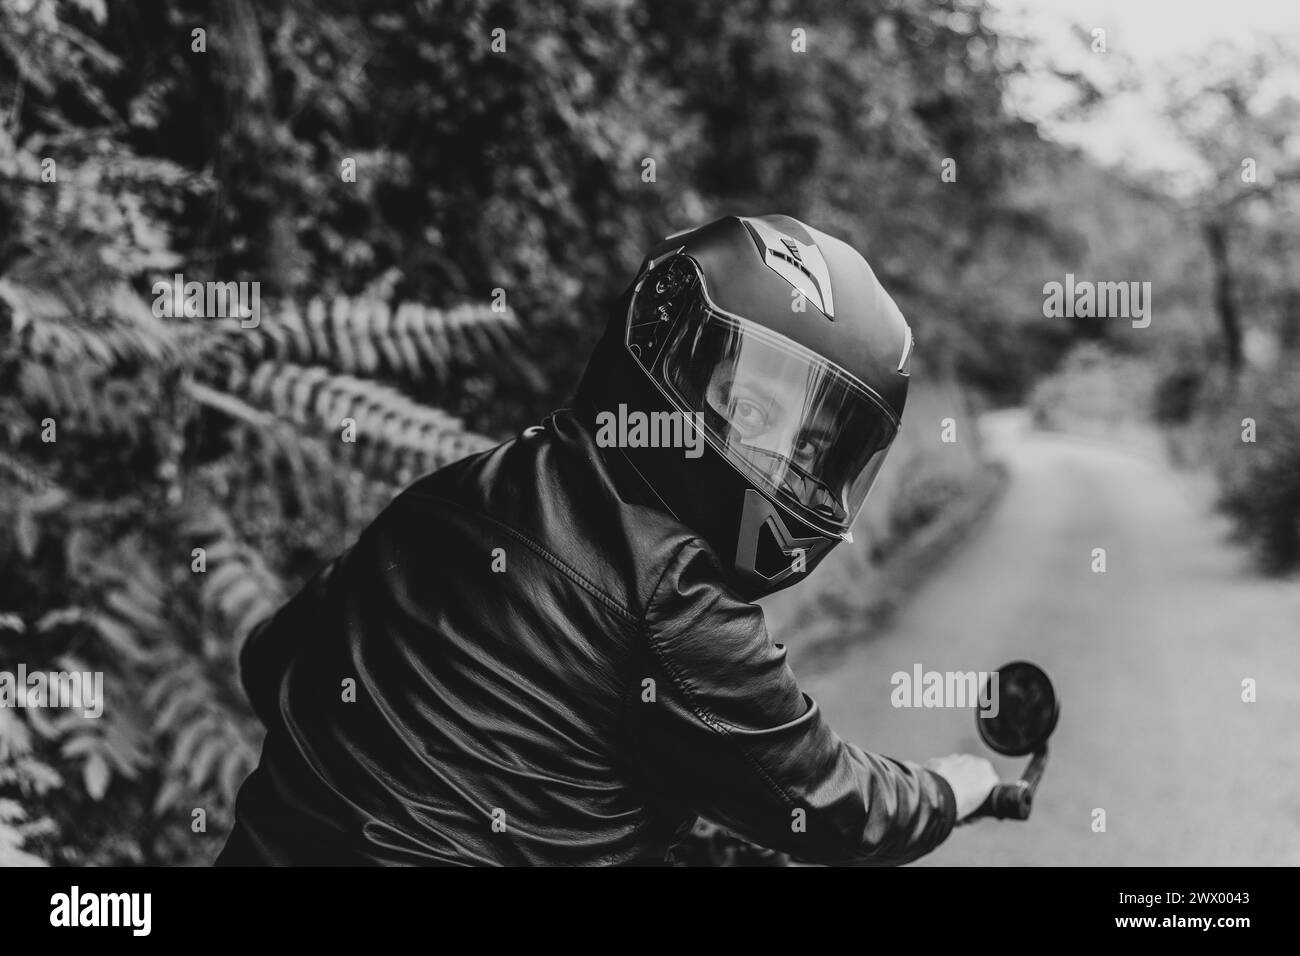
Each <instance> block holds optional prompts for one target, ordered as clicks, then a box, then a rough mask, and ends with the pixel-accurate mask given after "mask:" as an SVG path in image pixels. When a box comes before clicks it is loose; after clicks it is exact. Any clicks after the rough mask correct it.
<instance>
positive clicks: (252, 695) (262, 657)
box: [239, 549, 351, 724]
mask: <svg viewBox="0 0 1300 956" xmlns="http://www.w3.org/2000/svg"><path fill="white" fill-rule="evenodd" d="M350 551H351V549H349V550H348V551H344V552H343V553H342V554H340V555H339V556H338V557H336V558H334V560H332V561H330V562H329V563H328V564H326V565H325V566H324V567H323V568H321V569H320V570H319V571H318V572H316V574H315V575H314V576H313V577H312V578H311V580H309V581H308V582H307V583H306V584H304V585H303V587H302V589H301V590H300V591H298V593H297V594H295V595H294V596H293V597H292V598H290V599H289V600H288V601H286V602H285V603H284V604H282V605H281V606H280V608H279V609H278V610H276V611H275V612H274V613H273V614H271V615H270V616H269V617H266V618H264V619H262V620H261V621H260V622H258V623H257V624H255V625H253V627H252V628H250V629H249V632H248V636H247V637H246V638H244V643H243V646H241V647H240V649H239V676H240V680H241V682H242V683H243V685H244V692H245V693H246V694H247V695H248V701H249V703H250V704H251V705H252V707H253V712H254V713H255V714H257V716H258V717H259V718H260V719H261V721H262V723H263V724H267V723H268V721H270V720H271V719H272V714H273V713H274V712H275V707H276V695H277V694H278V693H279V688H280V679H281V678H282V677H283V676H284V672H285V670H286V669H287V668H288V666H289V663H290V662H291V661H292V660H293V658H294V655H295V654H297V653H298V651H299V649H300V648H301V646H302V644H303V643H304V642H305V641H307V640H309V639H310V637H311V635H312V633H314V632H317V631H319V630H320V623H319V622H320V620H321V614H322V608H323V605H324V602H325V601H326V599H327V597H328V594H329V585H330V581H331V579H332V578H333V576H334V575H335V573H336V572H337V570H338V568H339V566H340V565H341V564H342V562H343V560H344V559H345V558H346V557H347V556H348V554H349V553H350Z"/></svg>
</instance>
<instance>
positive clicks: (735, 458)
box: [628, 256, 898, 534]
mask: <svg viewBox="0 0 1300 956" xmlns="http://www.w3.org/2000/svg"><path fill="white" fill-rule="evenodd" d="M683 260H684V262H683ZM693 266H694V264H693V262H692V261H691V260H689V259H686V257H684V256H683V257H678V259H677V260H676V261H675V262H674V263H673V264H672V265H671V266H670V267H669V268H668V269H667V270H665V271H664V272H660V270H656V272H652V273H651V275H650V276H649V277H648V278H647V280H646V283H644V284H643V286H642V288H641V289H640V290H638V295H637V298H636V299H635V300H634V303H633V309H632V315H631V316H630V320H631V321H630V322H629V332H628V345H629V347H630V348H632V351H633V353H634V354H637V355H638V357H639V358H640V359H641V360H642V362H643V364H645V365H646V367H647V369H649V370H650V371H651V373H652V374H653V375H654V376H655V377H656V378H657V379H658V380H659V381H660V383H661V384H662V385H663V386H664V387H665V388H666V389H667V390H668V392H669V393H670V395H672V396H673V397H674V399H675V400H676V402H677V404H678V408H679V410H681V411H685V412H688V413H696V412H698V413H700V420H701V421H702V422H703V424H704V427H705V435H706V438H707V439H708V441H709V442H710V443H712V444H713V446H714V447H715V448H716V449H718V450H719V451H720V452H722V453H723V454H724V455H726V457H727V458H728V459H729V460H730V461H731V462H732V463H733V464H735V465H736V466H737V467H738V468H739V469H741V470H742V471H744V472H745V473H746V474H747V475H748V476H749V477H750V478H751V480H752V481H753V482H754V484H755V486H756V487H758V488H760V489H761V490H763V491H765V492H767V493H768V494H770V495H771V496H772V497H774V498H775V499H776V500H778V501H779V502H780V503H781V504H783V505H784V506H786V507H787V508H789V509H790V510H791V511H793V512H794V513H795V514H796V515H797V516H798V517H799V518H801V519H802V520H804V521H806V522H808V523H809V524H811V525H812V526H814V527H816V528H818V529H820V530H822V531H825V532H827V533H832V534H842V533H843V532H845V531H847V530H848V528H849V525H850V524H852V522H853V519H854V518H855V517H856V516H857V514H858V511H859V510H860V509H861V508H862V504H863V501H864V500H865V499H866V497H867V492H868V491H870V489H871V485H872V483H873V482H874V481H875V478H876V475H877V474H878V473H879V471H880V467H881V465H882V464H883V463H884V458H885V453H886V452H887V451H888V449H889V446H890V444H891V442H892V441H893V439H894V435H895V433H896V432H897V430H898V423H897V421H896V420H895V418H894V416H893V414H892V413H891V412H890V411H889V410H888V409H887V408H886V407H885V405H884V403H883V402H882V401H881V400H880V399H879V398H877V397H876V396H875V395H874V394H872V393H871V392H870V391H868V390H867V388H866V387H865V386H864V385H863V384H862V383H860V382H859V381H858V380H857V379H855V378H853V377H851V376H850V375H848V374H847V373H846V372H844V371H843V370H842V369H840V368H839V367H837V366H836V365H834V364H832V363H831V362H829V361H827V360H826V359H824V358H822V357H821V356H819V355H817V354H816V353H814V352H811V351H810V350H808V349H806V348H804V347H802V346H800V345H797V344H796V343H794V342H792V341H790V340H789V339H787V338H785V337H784V336H782V335H778V334H777V333H775V332H772V331H770V330H768V329H766V328H764V327H762V326H760V325H757V324H755V323H753V322H750V321H748V320H746V319H742V318H738V317H736V316H730V315H726V314H723V313H721V312H719V311H717V310H716V309H714V308H713V307H712V306H711V305H710V304H709V303H708V300H707V298H706V296H705V295H704V294H703V287H702V284H701V283H700V281H699V276H698V272H697V271H696V270H695V269H694V268H693ZM656 273H659V274H658V275H656ZM665 276H666V279H665Z"/></svg>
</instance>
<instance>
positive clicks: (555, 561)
mask: <svg viewBox="0 0 1300 956" xmlns="http://www.w3.org/2000/svg"><path fill="white" fill-rule="evenodd" d="M405 497H408V498H420V499H422V500H424V501H436V502H438V503H439V504H442V505H445V506H447V507H449V508H451V509H453V510H455V511H460V512H462V513H464V512H465V511H467V510H469V509H466V508H465V506H464V505H462V504H458V503H456V502H454V501H450V500H448V499H446V498H443V497H441V496H440V495H426V494H422V493H419V492H407V493H406V495H405ZM473 514H474V515H476V516H477V517H480V518H482V519H483V520H484V521H487V522H490V523H491V524H494V525H496V526H497V527H498V528H500V529H501V530H502V531H504V532H505V533H506V534H508V535H510V536H511V537H512V538H516V539H518V540H519V541H522V542H523V543H524V544H525V545H526V546H527V547H528V548H530V549H531V550H532V551H535V552H536V553H537V554H538V556H539V557H542V558H544V559H545V560H546V561H547V562H548V563H549V564H550V565H551V566H552V567H554V568H555V569H556V570H557V571H559V572H561V573H562V574H564V575H565V576H566V577H568V578H570V579H572V580H573V582H574V583H575V584H578V585H579V586H580V587H582V588H583V589H584V590H586V591H588V592H590V594H591V596H592V597H594V598H596V599H597V600H598V601H600V602H601V603H602V604H604V605H606V606H607V607H608V608H609V609H610V610H611V611H615V612H616V613H618V614H620V615H621V616H622V617H623V618H624V619H625V620H626V621H627V622H628V623H630V624H635V623H637V620H636V615H634V614H633V613H632V611H631V610H630V609H629V608H626V607H624V606H623V604H622V603H620V602H619V601H617V600H615V599H614V598H612V597H610V596H609V595H608V594H606V593H605V592H604V591H602V590H601V589H600V588H599V587H597V586H596V584H595V582H593V581H590V580H588V579H587V578H586V576H584V575H583V574H582V572H580V571H578V570H577V569H576V568H573V567H570V566H569V565H568V564H566V563H565V562H564V561H563V560H562V559H561V558H559V557H557V556H556V555H554V554H552V553H551V552H550V551H549V550H548V549H546V548H544V547H543V546H542V545H540V544H538V543H537V542H536V541H534V540H533V539H532V538H530V537H528V536H527V535H526V534H523V533H522V532H520V531H517V530H516V529H514V528H512V527H510V525H508V524H506V523H505V522H504V521H501V520H500V519H498V518H494V517H493V516H492V515H490V514H488V513H487V512H486V511H481V510H478V509H474V511H473Z"/></svg>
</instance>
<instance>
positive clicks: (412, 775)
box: [218, 216, 996, 865]
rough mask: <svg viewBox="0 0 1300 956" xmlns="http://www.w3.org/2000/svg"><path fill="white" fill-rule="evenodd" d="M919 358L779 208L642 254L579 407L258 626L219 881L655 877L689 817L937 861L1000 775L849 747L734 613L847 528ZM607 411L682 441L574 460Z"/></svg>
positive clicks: (882, 299) (415, 504) (636, 439)
mask: <svg viewBox="0 0 1300 956" xmlns="http://www.w3.org/2000/svg"><path fill="white" fill-rule="evenodd" d="M558 345H559V343H557V346H558ZM911 345H912V338H911V333H910V331H909V329H908V327H907V324H906V323H905V322H904V320H903V317H902V315H901V314H900V313H899V311H898V308H897V307H896V306H895V304H894V303H893V301H892V300H891V299H890V298H889V296H888V295H887V294H886V292H885V291H884V289H883V288H881V286H880V284H879V282H878V281H877V280H876V277H875V275H874V274H873V273H872V271H871V269H870V268H869V267H868V266H867V263H866V262H865V261H864V260H863V259H862V257H861V256H859V255H858V254H857V253H856V252H854V251H853V250H852V249H851V248H849V247H848V246H847V245H846V244H844V243H843V242H841V241H839V240H837V239H834V238H832V237H830V236H827V235H825V234H823V233H820V232H817V231H816V230H813V229H811V228H809V227H807V226H805V225H803V224H802V223H800V222H798V221H796V220H794V219H790V218H788V217H784V216H765V217H753V218H737V217H729V218H725V219H720V220H718V221H716V222H713V223H710V224H708V225H705V226H702V227H700V228H697V229H695V230H692V231H688V232H684V233H679V234H677V235H675V236H671V237H669V238H668V239H666V240H664V241H663V242H661V243H660V244H659V245H657V246H656V247H655V248H654V249H652V250H651V252H650V254H649V256H648V257H647V259H646V261H645V263H644V264H643V266H642V269H641V270H640V273H639V274H638V276H637V278H636V280H635V281H634V283H633V284H632V286H631V287H630V288H629V290H628V292H627V294H626V295H625V297H624V300H623V302H622V304H621V307H620V309H619V310H618V312H617V313H616V314H615V315H614V316H613V317H612V319H611V321H610V323H609V327H608V329H607V332H606V334H605V336H604V338H603V339H602V341H601V342H600V344H599V345H598V346H597V348H596V350H595V352H594V354H593V356H592V358H591V360H590V363H589V365H588V368H587V371H586V373H585V375H584V377H583V379H582V382H581V383H580V385H579V387H578V391H577V394H576V396H575V399H574V402H573V407H572V408H566V409H562V410H560V411H558V412H556V413H554V414H553V415H552V416H550V417H549V418H548V419H547V420H546V422H545V423H544V424H543V425H541V426H537V427H533V428H529V429H527V430H526V431H525V432H524V433H523V434H522V435H521V436H520V437H518V438H516V439H514V440H512V441H509V442H506V443H505V444H503V445H500V446H498V447H497V448H495V449H492V450H490V451H488V452H485V453H483V454H480V455H476V456H474V457H471V458H468V459H465V460H463V461H460V462H457V463H455V464H453V465H451V466H449V467H446V468H443V469H442V470H440V471H438V472H435V473H433V474H431V475H427V476H425V477H423V478H421V479H420V480H418V481H417V482H415V484H413V485H412V486H411V487H410V488H408V489H407V490H406V491H405V492H404V493H403V494H401V495H400V496H399V497H398V498H397V499H396V500H395V501H394V502H393V504H392V505H390V506H389V507H388V508H387V509H386V510H385V511H384V512H383V513H382V514H381V515H380V516H379V517H378V518H377V519H376V520H375V522H374V523H373V524H372V525H371V526H370V527H369V528H367V529H366V530H365V532H363V533H362V535H361V536H360V538H359V539H358V541H357V542H356V543H355V544H354V545H353V547H352V548H350V549H349V550H348V551H347V552H346V553H345V554H343V555H342V556H340V557H339V558H337V559H336V560H335V561H334V562H332V563H331V564H330V565H329V566H328V567H327V568H326V569H325V570H323V571H322V572H321V573H320V574H319V575H318V576H317V577H316V578H315V579H314V580H313V581H312V582H310V583H309V584H308V585H307V586H306V587H305V588H304V589H303V590H302V591H301V592H300V593H299V594H298V595H296V596H295V597H294V598H293V599H292V600H291V601H289V602H288V603H287V604H286V605H285V606H284V607H283V608H282V609H281V610H280V611H279V612H278V613H277V614H276V615H274V616H273V617H272V618H271V619H270V621H269V622H267V623H266V624H265V625H263V626H262V627H260V628H258V629H257V631H256V632H255V633H254V634H253V635H252V636H251V638H250V639H249V641H248V643H247V644H246V645H245V648H244V650H243V652H242V654H241V668H242V672H243V676H244V683H245V686H246V688H247V690H248V694H249V698H250V700H251V701H252V704H253V707H254V708H255V710H256V712H257V714H258V715H259V717H260V718H261V719H262V720H263V721H264V722H265V724H266V726H267V736H266V742H265V744H264V747H263V752H262V758H261V761H260V764H259V766H258V767H257V769H256V770H255V771H254V773H253V774H252V775H251V776H250V777H249V779H248V780H247V781H246V782H245V783H244V786H243V788H242V789H241V791H240V794H239V800H238V803H237V807H236V818H237V819H236V825H235V829H234V832H233V833H232V835H231V837H230V840H229V842H228V843H227V845H226V848H225V850H224V851H223V853H222V855H221V857H220V859H219V861H218V862H219V863H222V864H239V863H272V864H450V865H458V864H459V865H477V864H505V865H509V864H562V865H591V864H621V863H662V862H664V861H665V860H666V859H669V858H670V857H671V848H672V846H673V844H674V842H675V840H676V839H677V838H678V837H679V836H681V835H682V834H683V833H685V832H686V831H687V830H688V829H689V828H690V826H691V824H692V823H693V822H694V820H695V819H696V817H697V815H699V816H703V817H706V818H707V819H710V820H713V821H714V822H716V823H719V824H721V825H723V826H725V827H727V828H729V829H731V830H732V831H734V832H736V833H738V834H740V835H741V836H743V837H745V838H747V839H748V840H750V841H752V842H754V843H757V844H759V845H762V846H765V847H769V848H771V849H774V850H778V851H781V852H785V853H788V854H790V855H792V856H794V857H796V858H798V859H801V860H806V861H811V862H822V863H830V864H852V863H860V864H877V865H879V864H898V863H906V862H908V861H910V860H914V859H916V858H917V857H919V856H921V855H922V854H925V853H927V852H929V851H930V850H932V849H933V848H934V847H935V846H937V845H938V844H939V843H940V842H942V841H943V840H944V839H945V838H946V837H947V836H948V834H949V832H950V831H951V829H952V827H953V825H954V823H955V822H957V821H958V820H960V819H962V818H964V817H965V816H967V815H968V814H969V813H970V812H971V811H972V810H974V809H975V808H976V807H977V806H978V805H979V804H980V803H981V801H983V800H984V798H985V797H986V796H987V795H988V793H989V790H990V789H991V788H992V786H993V784H994V783H995V782H996V778H995V775H994V772H993V768H992V766H991V765H990V764H989V763H988V761H986V760H983V759H980V758H976V757H970V756H954V757H946V758H941V759H938V760H935V761H931V762H930V764H928V765H927V766H925V767H923V766H920V765H918V764H914V763H909V762H906V761H901V760H895V759H892V758H889V757H884V756H879V755H875V754H871V753H868V752H865V751H864V750H862V749H860V748H858V747H856V746H854V745H853V744H850V743H847V742H845V741H843V740H841V739H840V738H839V737H837V736H836V735H835V733H834V732H833V731H832V730H831V728H830V727H829V726H828V725H827V723H826V721H825V720H824V718H823V716H822V714H821V712H820V710H819V709H818V707H817V704H816V703H815V702H814V701H813V700H811V699H810V698H808V697H807V696H806V695H804V694H803V693H802V692H801V691H800V689H799V686H798V684H797V683H796V681H795V678H794V675H793V673H792V672H791V670H790V668H789V666H788V665H787V663H786V657H785V650H784V648H783V647H782V646H781V645H779V644H775V643H773V642H772V640H771V639H770V638H769V636H768V634H767V632H766V629H765V627H764V622H763V614H762V611H761V610H760V608H759V607H758V606H757V605H756V604H754V603H752V602H753V599H755V598H757V597H760V596H762V595H764V594H769V593H772V592H774V591H776V590H779V589H780V588H783V587H786V586H789V585H791V584H793V583H795V582H797V581H798V580H801V579H802V578H803V577H805V576H806V575H807V574H808V573H810V572H811V571H812V570H813V568H814V567H816V565H817V564H818V563H819V562H820V561H821V560H822V559H823V558H824V557H825V556H826V554H827V553H828V552H829V551H830V549H831V548H832V547H834V546H835V545H837V544H839V543H840V542H841V541H847V540H851V534H850V526H851V524H852V522H853V519H854V517H855V516H856V515H857V513H858V511H859V509H860V508H861V506H862V503H863V501H864V500H865V498H866V496H867V492H868V491H869V490H870V487H871V484H872V481H873V479H874V478H875V476H876V474H877V472H878V471H879V469H880V465H881V463H882V461H883V460H884V457H885V454H886V452H887V451H888V449H889V447H890V444H891V443H892V441H893V439H894V435H895V433H896V432H897V429H898V425H899V419H900V415H901V413H902V410H903V403H904V399H905V397H906V393H907V381H908V379H907V375H908V362H909V356H910V352H911ZM620 406H623V410H624V411H627V410H631V411H634V412H641V413H642V414H643V415H645V416H647V417H649V416H653V415H655V414H658V415H659V416H660V419H659V420H661V421H662V420H663V418H662V416H664V415H665V414H666V415H675V416H685V419H684V420H685V421H686V422H687V423H688V424H689V427H690V428H691V429H699V430H702V432H703V437H704V439H705V441H704V442H703V443H702V445H703V451H702V453H699V447H700V444H701V443H699V442H698V441H696V442H694V443H693V448H694V450H693V451H690V450H689V449H687V448H672V447H663V444H662V443H661V442H650V441H648V440H646V436H645V435H639V436H638V435H635V434H633V433H632V431H629V432H628V433H627V434H626V435H625V436H624V440H623V441H622V442H621V444H620V443H619V442H617V441H614V442H611V441H597V440H596V439H597V434H598V432H599V429H598V427H597V419H598V418H601V416H602V413H606V414H608V413H616V412H618V410H619V409H620ZM692 437H698V436H697V435H694V434H693V436H692ZM688 451H690V453H688Z"/></svg>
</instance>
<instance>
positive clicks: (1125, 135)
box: [991, 0, 1300, 173]
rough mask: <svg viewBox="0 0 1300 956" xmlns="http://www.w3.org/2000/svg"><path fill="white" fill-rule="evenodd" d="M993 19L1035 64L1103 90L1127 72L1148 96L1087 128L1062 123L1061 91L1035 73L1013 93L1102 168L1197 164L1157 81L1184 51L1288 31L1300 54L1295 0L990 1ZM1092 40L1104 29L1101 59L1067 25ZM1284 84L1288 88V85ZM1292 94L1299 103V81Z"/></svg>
mask: <svg viewBox="0 0 1300 956" xmlns="http://www.w3.org/2000/svg"><path fill="white" fill-rule="evenodd" d="M991 2H992V4H993V6H994V8H995V10H996V16H995V17H994V18H992V19H991V23H992V24H993V25H994V26H995V28H996V29H998V30H999V32H1009V33H1013V34H1017V35H1020V36H1023V37H1025V38H1027V39H1029V40H1031V41H1033V45H1032V54H1033V59H1034V60H1036V61H1038V62H1039V63H1042V62H1045V61H1047V60H1049V59H1050V60H1051V61H1053V62H1056V63H1057V64H1059V65H1061V66H1064V67H1067V68H1071V69H1078V70H1080V71H1082V72H1084V73H1085V75H1086V76H1088V77H1089V78H1091V79H1092V80H1093V81H1094V82H1095V83H1097V84H1098V85H1099V86H1102V87H1103V88H1107V87H1110V86H1111V85H1113V84H1114V83H1116V82H1118V81H1119V79H1120V78H1121V76H1123V75H1124V74H1125V73H1129V74H1131V76H1132V77H1133V78H1134V79H1136V80H1138V81H1139V82H1140V83H1141V84H1142V86H1143V87H1146V89H1144V90H1139V91H1137V92H1133V93H1124V94H1120V95H1118V96H1116V97H1115V99H1114V101H1113V102H1112V103H1111V104H1109V105H1108V106H1107V107H1106V108H1104V109H1103V110H1102V111H1101V112H1099V113H1098V114H1097V115H1095V116H1093V117H1091V118H1089V119H1088V120H1086V121H1083V122H1073V123H1060V122H1056V121H1055V120H1054V119H1053V118H1052V115H1051V114H1052V111H1053V110H1054V109H1055V108H1056V107H1057V106H1059V105H1060V96H1059V87H1057V86H1054V85H1053V84H1052V83H1050V82H1047V81H1045V80H1044V79H1043V77H1042V76H1041V74H1040V75H1038V76H1031V77H1027V78H1024V79H1023V80H1022V81H1020V82H1017V83H1016V85H1015V86H1014V87H1013V89H1012V102H1013V105H1014V106H1015V107H1016V108H1017V109H1020V110H1022V111H1023V112H1025V113H1026V114H1027V115H1029V116H1030V117H1032V118H1033V119H1035V120H1038V121H1039V122H1040V123H1041V124H1042V125H1043V126H1044V127H1045V129H1046V130H1047V131H1048V132H1049V133H1051V134H1052V135H1053V136H1054V138H1057V139H1060V140H1063V141H1065V142H1069V143H1073V144H1076V145H1079V146H1081V147H1083V148H1085V149H1087V150H1089V151H1090V152H1091V153H1092V154H1093V155H1094V156H1096V157H1098V158H1099V159H1101V160H1103V161H1105V162H1116V163H1117V162H1123V163H1125V164H1127V165H1129V166H1131V167H1134V168H1140V169H1144V170H1147V171H1157V170H1158V171H1169V172H1172V173H1177V172H1179V171H1186V170H1188V169H1190V168H1191V167H1192V166H1193V165H1194V160H1193V158H1192V157H1191V156H1190V155H1189V154H1188V153H1186V152H1184V150H1183V148H1181V147H1180V146H1179V145H1178V144H1177V143H1176V142H1175V140H1174V137H1172V136H1171V135H1170V134H1169V131H1168V129H1167V128H1166V127H1165V126H1164V124H1163V122H1162V121H1161V119H1160V116H1159V111H1158V108H1157V103H1158V98H1157V97H1156V95H1155V89H1156V83H1158V80H1159V78H1160V77H1161V76H1162V75H1163V74H1164V71H1166V70H1178V69H1179V68H1180V66H1181V65H1182V64H1183V62H1185V61H1186V59H1187V57H1188V56H1189V55H1193V54H1195V53H1197V52H1199V51H1201V50H1203V49H1205V48H1207V47H1209V46H1211V45H1212V44H1214V43H1215V42H1216V41H1225V40H1226V41H1229V42H1232V43H1250V42H1251V40H1252V37H1254V36H1258V35H1263V36H1279V35H1287V36H1289V37H1292V38H1294V39H1295V40H1296V42H1297V44H1298V46H1297V48H1298V49H1300V0H991ZM1075 24H1077V25H1078V26H1080V27H1082V28H1083V29H1084V31H1085V33H1086V34H1087V35H1088V36H1091V35H1092V31H1093V30H1094V29H1097V28H1101V29H1104V30H1105V31H1106V46H1107V49H1108V51H1109V52H1108V53H1107V54H1098V53H1094V52H1093V51H1092V50H1091V49H1090V48H1089V44H1088V42H1087V41H1086V40H1083V39H1080V38H1079V36H1078V35H1077V34H1076V33H1075V32H1074V31H1073V29H1072V26H1073V25H1075ZM1286 82H1288V83H1289V82H1290V80H1289V79H1288V80H1287V81H1286ZM1296 86H1297V89H1296V90H1295V95H1296V96H1298V97H1300V81H1298V82H1297V83H1296Z"/></svg>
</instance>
